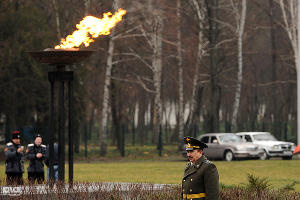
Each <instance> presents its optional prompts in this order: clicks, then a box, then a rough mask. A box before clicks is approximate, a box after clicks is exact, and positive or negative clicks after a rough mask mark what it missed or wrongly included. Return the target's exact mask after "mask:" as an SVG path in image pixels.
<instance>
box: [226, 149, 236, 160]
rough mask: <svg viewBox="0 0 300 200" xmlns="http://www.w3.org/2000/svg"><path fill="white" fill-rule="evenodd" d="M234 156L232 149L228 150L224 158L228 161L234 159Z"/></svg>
mask: <svg viewBox="0 0 300 200" xmlns="http://www.w3.org/2000/svg"><path fill="white" fill-rule="evenodd" d="M233 158H234V156H233V153H232V151H230V150H228V151H226V152H225V154H224V159H225V160H226V161H228V162H230V161H232V160H233Z"/></svg>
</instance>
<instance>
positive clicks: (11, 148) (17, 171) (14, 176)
mask: <svg viewBox="0 0 300 200" xmlns="http://www.w3.org/2000/svg"><path fill="white" fill-rule="evenodd" d="M20 138H21V136H20V131H14V132H13V133H12V139H11V142H8V143H7V144H6V147H5V149H4V152H5V173H6V184H7V185H22V184H23V173H24V154H23V151H24V147H23V146H21V139H20Z"/></svg>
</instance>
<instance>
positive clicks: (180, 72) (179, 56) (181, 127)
mask: <svg viewBox="0 0 300 200" xmlns="http://www.w3.org/2000/svg"><path fill="white" fill-rule="evenodd" d="M180 12H181V0H177V13H176V14H177V19H178V29H177V62H178V63H177V65H178V79H179V81H178V82H179V83H178V91H179V92H178V93H179V94H178V107H179V112H178V150H181V145H182V141H183V136H184V102H183V95H184V94H183V69H182V50H181V46H182V45H181V28H180V27H181V26H180V25H181V15H180Z"/></svg>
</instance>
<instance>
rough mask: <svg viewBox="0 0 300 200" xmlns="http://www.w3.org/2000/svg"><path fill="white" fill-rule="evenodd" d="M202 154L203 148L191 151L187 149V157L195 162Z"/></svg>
mask: <svg viewBox="0 0 300 200" xmlns="http://www.w3.org/2000/svg"><path fill="white" fill-rule="evenodd" d="M201 156H202V150H201V149H194V150H191V151H187V157H188V158H189V160H190V161H191V162H192V163H194V162H195V161H196V160H198V159H199V158H200V157H201Z"/></svg>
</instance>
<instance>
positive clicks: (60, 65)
mask: <svg viewBox="0 0 300 200" xmlns="http://www.w3.org/2000/svg"><path fill="white" fill-rule="evenodd" d="M28 53H29V54H30V55H31V56H32V57H33V58H34V59H35V60H36V61H38V62H39V63H45V64H49V65H55V66H56V71H50V72H48V79H49V82H50V114H49V115H50V120H49V131H48V133H49V135H48V138H49V172H50V173H49V176H50V180H52V181H53V180H54V168H53V166H54V165H57V164H55V163H54V135H58V179H59V180H60V181H62V182H64V181H65V124H66V123H65V115H66V113H65V99H66V98H65V93H66V92H65V89H66V88H67V90H68V104H69V105H68V135H69V137H68V138H69V145H68V146H69V151H68V153H69V156H68V158H69V186H70V187H72V184H73V151H74V148H73V133H74V131H73V79H74V78H73V76H74V75H73V71H65V66H66V65H72V64H74V63H79V62H81V61H83V60H84V59H86V58H88V57H89V56H90V55H91V54H92V53H94V51H90V50H79V49H51V48H48V49H45V50H44V51H29V52H28ZM56 83H58V91H57V92H58V95H57V97H58V105H57V106H58V109H57V110H58V126H56V125H55V124H54V122H55V120H54V116H55V113H54V111H55V109H54V106H55V103H54V102H55V99H54V97H55V96H56V95H54V93H55V91H56V89H55V88H56V87H55V84H56ZM54 127H58V130H57V133H56V132H55V128H54ZM52 181H50V184H51V185H52V183H53V182H52Z"/></svg>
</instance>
